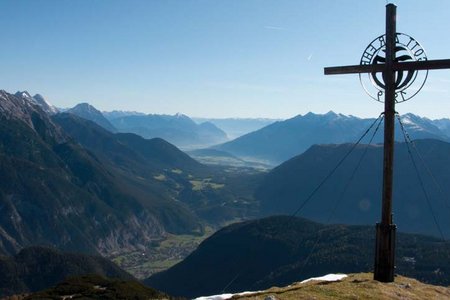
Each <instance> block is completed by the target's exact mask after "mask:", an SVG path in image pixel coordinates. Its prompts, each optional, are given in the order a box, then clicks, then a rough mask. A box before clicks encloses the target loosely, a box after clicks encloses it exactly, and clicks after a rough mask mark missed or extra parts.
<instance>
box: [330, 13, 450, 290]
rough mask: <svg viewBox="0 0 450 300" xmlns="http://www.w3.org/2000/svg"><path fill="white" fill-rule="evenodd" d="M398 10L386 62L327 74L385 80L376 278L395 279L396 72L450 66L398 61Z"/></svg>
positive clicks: (389, 24) (389, 16)
mask: <svg viewBox="0 0 450 300" xmlns="http://www.w3.org/2000/svg"><path fill="white" fill-rule="evenodd" d="M396 10H397V7H396V6H395V5H394V4H388V5H386V35H385V37H386V44H385V50H386V59H385V63H384V64H375V63H374V64H364V65H355V66H342V67H329V68H325V69H324V73H325V75H337V74H355V73H356V74H358V73H383V81H384V96H385V100H384V117H385V120H384V158H383V190H382V209H381V222H380V223H377V225H376V246H375V248H376V249H375V267H374V279H375V280H378V281H381V282H392V281H394V268H395V233H396V226H395V224H393V222H392V190H393V162H394V121H395V93H396V92H395V89H396V82H395V77H396V76H395V74H396V72H398V71H406V70H407V71H417V70H432V69H448V68H450V60H449V59H443V60H423V61H409V62H396V60H395V59H396V54H395V49H396V35H397V32H396Z"/></svg>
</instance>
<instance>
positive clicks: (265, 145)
mask: <svg viewBox="0 0 450 300" xmlns="http://www.w3.org/2000/svg"><path fill="white" fill-rule="evenodd" d="M401 120H402V123H403V125H404V127H405V129H406V131H407V132H408V134H409V135H410V136H411V138H413V139H422V138H433V139H439V140H443V141H449V140H450V134H448V133H450V131H443V130H441V129H440V128H439V127H438V126H437V125H436V124H435V121H433V120H430V119H428V118H422V117H419V116H417V115H414V114H405V115H403V116H401ZM374 121H375V119H373V118H369V119H363V118H358V117H355V116H351V115H349V116H347V115H344V114H337V113H335V112H333V111H330V112H328V113H326V114H315V113H312V112H309V113H307V114H305V115H303V116H302V115H298V116H296V117H293V118H291V119H288V120H285V121H281V122H275V123H273V124H270V125H268V126H266V127H264V128H261V129H260V130H257V131H254V132H251V133H249V134H246V135H244V136H241V137H239V138H237V139H235V140H232V141H230V142H227V143H225V144H222V145H218V146H215V147H214V148H216V149H219V150H222V151H226V152H229V153H231V154H233V155H235V156H237V157H240V158H244V159H255V160H263V161H265V162H268V163H271V164H274V165H276V164H279V163H281V162H283V161H285V160H287V159H289V158H291V157H293V156H295V155H298V154H301V153H303V152H304V151H305V150H307V149H308V148H309V147H311V146H312V145H314V144H341V143H352V142H355V141H357V140H358V138H359V137H360V136H361V135H362V133H363V132H364V131H365V130H366V129H367V128H369V126H370V125H371V124H372V123H373V122H374ZM442 123H443V121H442ZM381 126H382V125H381ZM441 127H443V125H442V126H441ZM449 127H450V124H449ZM382 128H383V127H380V130H379V131H378V132H377V135H376V136H375V138H374V140H373V143H382V142H383V133H382V131H383V130H382ZM395 138H396V140H397V141H403V140H404V137H403V133H402V131H401V128H400V126H398V124H396V132H395ZM364 142H367V140H363V143H364Z"/></svg>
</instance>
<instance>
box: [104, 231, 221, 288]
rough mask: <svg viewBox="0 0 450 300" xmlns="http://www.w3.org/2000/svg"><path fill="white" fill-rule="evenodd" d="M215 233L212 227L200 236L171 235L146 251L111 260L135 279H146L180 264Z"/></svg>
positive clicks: (123, 254) (130, 253)
mask: <svg viewBox="0 0 450 300" xmlns="http://www.w3.org/2000/svg"><path fill="white" fill-rule="evenodd" d="M213 233H214V230H213V229H212V228H211V227H206V228H205V233H204V234H203V235H199V236H194V235H173V234H169V235H168V236H167V238H166V239H165V240H162V241H160V242H158V243H155V245H153V247H151V248H148V249H147V250H145V251H134V252H128V253H122V254H120V255H118V256H113V257H109V259H111V260H112V261H113V262H115V263H116V264H117V265H118V266H120V267H121V268H122V269H124V270H126V271H127V272H129V273H131V274H132V275H133V276H134V277H136V278H138V279H144V278H147V277H149V276H151V275H152V274H154V273H158V272H161V271H164V270H166V269H168V268H170V267H172V266H173V265H175V264H177V263H179V262H180V261H182V260H183V259H184V258H186V257H187V256H188V255H189V254H190V253H191V252H192V251H194V250H195V249H196V248H197V246H198V245H199V244H200V243H201V242H202V241H203V240H205V239H206V238H208V237H209V236H210V235H212V234H213Z"/></svg>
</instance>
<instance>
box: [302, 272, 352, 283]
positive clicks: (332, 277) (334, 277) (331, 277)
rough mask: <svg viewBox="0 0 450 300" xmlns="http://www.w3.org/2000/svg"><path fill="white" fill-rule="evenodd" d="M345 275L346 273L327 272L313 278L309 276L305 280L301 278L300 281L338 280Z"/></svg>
mask: <svg viewBox="0 0 450 300" xmlns="http://www.w3.org/2000/svg"><path fill="white" fill-rule="evenodd" d="M345 277H347V275H345V274H328V275H325V276H321V277H313V278H309V279H306V280H303V281H302V282H300V283H305V282H308V281H312V280H319V281H339V280H342V279H343V278H345Z"/></svg>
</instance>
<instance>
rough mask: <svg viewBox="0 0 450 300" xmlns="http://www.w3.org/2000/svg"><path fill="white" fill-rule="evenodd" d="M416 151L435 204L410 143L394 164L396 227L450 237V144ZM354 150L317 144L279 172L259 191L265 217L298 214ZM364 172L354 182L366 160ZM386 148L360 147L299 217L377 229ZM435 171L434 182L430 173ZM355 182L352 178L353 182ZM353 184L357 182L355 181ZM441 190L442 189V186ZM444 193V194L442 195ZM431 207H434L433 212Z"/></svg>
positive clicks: (429, 143)
mask: <svg viewBox="0 0 450 300" xmlns="http://www.w3.org/2000/svg"><path fill="white" fill-rule="evenodd" d="M415 146H416V148H417V149H418V151H419V153H420V154H421V157H422V159H423V160H424V161H425V162H426V166H425V165H424V164H423V162H422V160H421V159H420V158H419V157H418V156H417V154H416V151H415V150H414V148H412V147H411V148H412V149H411V151H412V154H413V155H414V156H413V157H414V159H415V161H416V165H417V167H418V171H419V173H420V175H421V178H422V182H423V184H424V187H425V191H426V193H427V195H426V196H428V199H429V201H430V204H428V203H427V198H426V196H425V195H424V193H423V191H422V189H421V181H419V179H418V177H417V174H416V172H415V168H414V165H413V164H412V161H411V159H410V156H409V154H408V149H407V146H406V144H405V143H396V145H395V159H394V162H395V163H394V195H393V213H394V223H396V224H397V226H398V230H400V231H404V232H411V233H423V234H431V235H434V236H440V233H439V228H438V227H437V225H436V224H435V222H434V220H433V214H434V215H435V216H436V219H437V221H438V223H439V225H440V228H441V230H442V233H443V234H444V235H445V237H446V238H450V218H449V216H450V201H449V199H448V197H447V196H448V195H449V194H450V185H449V184H448V182H450V155H449V154H450V143H447V142H443V141H439V140H431V139H429V140H416V141H415ZM351 147H352V145H351V144H341V145H316V146H312V147H311V148H309V149H308V150H307V151H306V152H305V153H303V154H301V155H299V156H296V157H294V158H292V159H290V160H288V161H286V162H285V163H283V164H281V165H280V166H278V167H276V168H274V169H273V170H272V171H271V172H270V173H269V174H267V176H266V177H265V178H264V180H263V182H262V183H261V185H260V187H259V188H258V189H257V190H256V192H255V198H256V199H257V201H258V202H259V203H260V208H261V213H262V214H263V215H276V214H292V213H293V212H294V211H296V210H297V208H299V207H300V205H301V204H302V203H303V201H305V200H306V199H307V197H308V196H309V194H310V193H312V192H313V190H314V189H315V188H316V187H318V186H319V184H320V183H321V182H322V180H324V178H325V177H326V176H327V175H328V174H329V172H330V171H331V170H332V169H333V168H334V167H335V166H336V165H337V163H338V161H339V160H340V159H341V158H343V157H344V155H345V154H346V153H348V151H349V150H350V148H351ZM363 154H365V156H364V158H363V159H362V161H361V165H360V167H359V168H358V169H357V171H356V173H355V174H354V176H353V178H352V173H353V172H354V170H355V168H356V166H357V165H358V163H359V161H360V159H361V157H362V156H363ZM382 162H383V147H382V145H373V146H367V145H360V146H358V147H357V148H356V149H355V150H354V151H353V153H352V154H351V155H350V156H348V158H347V159H346V161H345V162H344V163H343V164H342V165H341V166H340V167H339V168H338V169H337V170H336V172H335V173H334V174H333V175H332V176H331V177H330V178H329V180H328V181H326V182H325V184H323V185H322V186H321V188H320V189H319V190H318V191H317V193H315V195H314V197H313V198H311V199H310V201H309V202H308V203H307V204H306V205H305V206H304V207H303V209H302V210H301V211H300V212H299V216H302V217H306V218H308V219H312V220H315V221H319V222H327V220H328V218H329V216H330V214H332V212H333V214H332V222H335V223H345V224H375V223H376V222H379V220H380V213H381V206H380V205H381V187H382ZM428 168H429V170H431V172H432V174H433V177H434V178H433V177H431V176H430V175H429V172H428ZM351 178H352V179H351ZM350 179H351V180H350ZM435 180H436V182H437V183H438V184H439V187H437V186H436V184H435V183H436V182H435ZM440 190H441V191H440ZM429 205H431V207H432V211H431V210H430V207H429Z"/></svg>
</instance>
